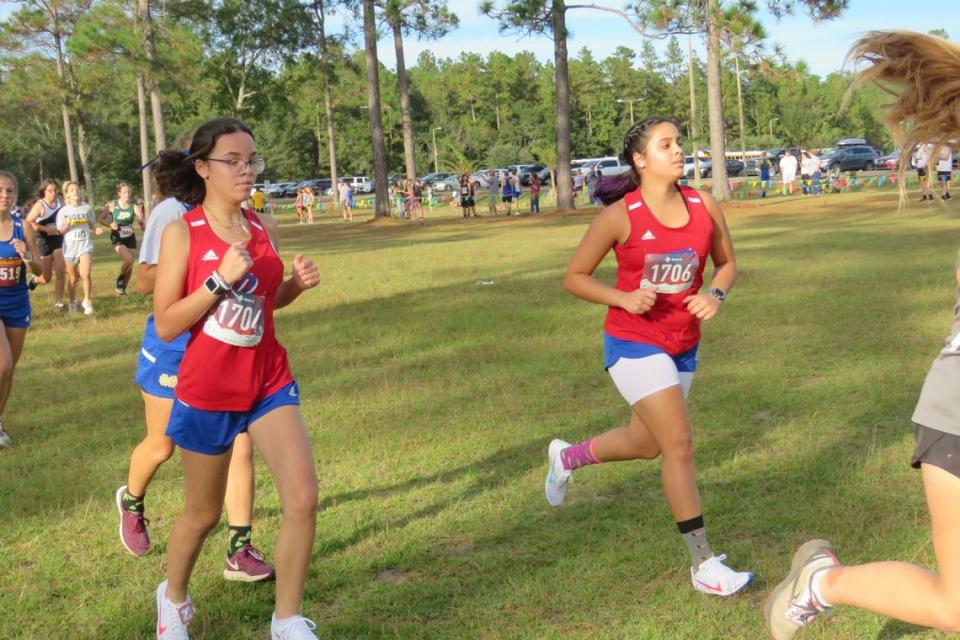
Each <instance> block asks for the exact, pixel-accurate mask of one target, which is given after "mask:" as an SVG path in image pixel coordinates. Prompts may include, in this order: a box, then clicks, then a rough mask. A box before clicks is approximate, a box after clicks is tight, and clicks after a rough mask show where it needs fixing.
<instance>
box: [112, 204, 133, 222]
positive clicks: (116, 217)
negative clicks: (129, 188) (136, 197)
mask: <svg viewBox="0 0 960 640" xmlns="http://www.w3.org/2000/svg"><path fill="white" fill-rule="evenodd" d="M110 215H111V216H112V217H113V223H114V224H115V225H117V226H119V227H128V226H131V225H132V224H133V217H134V215H135V214H134V211H133V203H132V202H131V203H130V204H129V205H128V206H126V207H124V208H121V207H120V203H119V202H117V201H114V203H113V211H112V212H111V214H110Z"/></svg>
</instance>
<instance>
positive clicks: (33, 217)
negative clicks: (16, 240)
mask: <svg viewBox="0 0 960 640" xmlns="http://www.w3.org/2000/svg"><path fill="white" fill-rule="evenodd" d="M41 213H43V205H42V204H40V202H39V201H38V202H36V203H35V204H34V205H33V207H32V208H31V209H30V213H28V214H27V223H28V225H27V226H29V227H31V228H32V229H33V230H34V231H43V232H44V233H60V230H59V229H57V227H56V224H52V225H50V224H38V223H37V220H39V219H40V214H41Z"/></svg>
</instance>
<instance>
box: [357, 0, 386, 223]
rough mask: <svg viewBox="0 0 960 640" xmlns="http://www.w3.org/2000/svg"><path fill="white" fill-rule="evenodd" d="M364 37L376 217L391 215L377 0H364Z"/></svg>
mask: <svg viewBox="0 0 960 640" xmlns="http://www.w3.org/2000/svg"><path fill="white" fill-rule="evenodd" d="M363 41H364V45H365V48H366V54H367V110H368V111H369V112H370V138H371V141H372V142H373V179H374V182H375V190H376V196H375V198H374V204H373V215H374V217H375V218H388V217H390V202H389V201H388V196H387V149H386V145H385V144H384V141H383V115H382V114H381V112H380V62H379V61H378V60H377V25H376V16H375V15H374V6H373V0H363Z"/></svg>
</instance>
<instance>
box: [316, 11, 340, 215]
mask: <svg viewBox="0 0 960 640" xmlns="http://www.w3.org/2000/svg"><path fill="white" fill-rule="evenodd" d="M323 3H324V0H317V2H316V4H315V5H314V11H316V14H317V23H318V26H317V32H318V33H317V36H318V37H319V39H320V77H321V78H322V80H323V107H324V111H325V112H326V116H327V151H328V153H329V154H330V184H331V187H332V188H333V195H334V199H336V198H337V184H338V182H339V176H338V175H337V146H336V142H335V138H334V137H333V134H334V132H333V99H332V98H331V97H330V64H329V63H328V62H327V32H326V16H325V15H324V11H323Z"/></svg>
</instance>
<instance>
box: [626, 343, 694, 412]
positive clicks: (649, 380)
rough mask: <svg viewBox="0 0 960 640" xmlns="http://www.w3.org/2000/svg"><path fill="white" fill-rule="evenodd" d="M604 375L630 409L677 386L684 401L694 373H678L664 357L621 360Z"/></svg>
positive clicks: (668, 359) (688, 392) (672, 364)
mask: <svg viewBox="0 0 960 640" xmlns="http://www.w3.org/2000/svg"><path fill="white" fill-rule="evenodd" d="M607 371H608V372H609V373H610V377H611V378H613V384H615V385H616V386H617V391H619V392H620V395H622V396H623V399H624V400H626V401H627V404H629V405H630V406H631V407H632V406H633V405H635V404H636V403H637V402H638V401H640V400H643V399H644V398H646V397H647V396H649V395H653V394H654V393H656V392H657V391H663V390H664V389H666V388H667V387H672V386H674V385H677V384H678V385H680V387H681V390H682V391H683V397H684V398H686V397H687V396H689V395H690V385H692V384H693V372H692V371H677V365H676V364H675V363H674V362H673V358H671V357H670V356H668V355H667V354H665V353H658V354H655V355H652V356H647V357H645V358H620V359H619V360H617V362H616V363H615V364H614V365H613V366H612V367H610V368H609V369H607Z"/></svg>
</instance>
